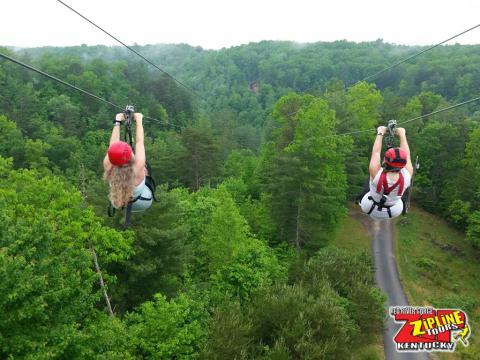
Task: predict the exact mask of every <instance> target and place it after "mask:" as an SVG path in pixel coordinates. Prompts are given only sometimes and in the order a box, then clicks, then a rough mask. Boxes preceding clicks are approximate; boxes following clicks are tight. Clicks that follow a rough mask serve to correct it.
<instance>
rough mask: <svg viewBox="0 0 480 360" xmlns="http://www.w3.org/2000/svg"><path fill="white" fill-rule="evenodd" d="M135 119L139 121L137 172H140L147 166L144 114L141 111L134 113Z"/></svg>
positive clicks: (136, 147)
mask: <svg viewBox="0 0 480 360" xmlns="http://www.w3.org/2000/svg"><path fill="white" fill-rule="evenodd" d="M133 119H134V120H135V122H136V123H137V127H136V131H135V133H136V137H135V139H136V140H135V165H134V167H135V172H136V173H137V174H138V173H140V171H142V170H143V169H144V168H145V163H146V160H147V158H146V156H145V143H144V137H145V135H144V133H143V115H142V114H141V113H135V114H133Z"/></svg>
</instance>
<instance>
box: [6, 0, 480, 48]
mask: <svg viewBox="0 0 480 360" xmlns="http://www.w3.org/2000/svg"><path fill="white" fill-rule="evenodd" d="M64 2H65V3H67V4H68V5H70V6H71V7H73V8H74V9H76V10H77V11H79V12H80V13H82V14H83V15H85V16H86V17H87V18H89V19H90V20H92V21H93V22H95V23H97V24H98V25H100V26H101V27H103V28H104V29H105V30H107V31H109V32H110V33H112V34H113V35H115V36H117V37H118V38H119V39H120V40H122V41H123V42H125V43H127V44H134V43H136V44H139V45H145V44H159V43H162V44H166V43H168V44H170V43H187V44H190V45H193V46H201V47H203V48H205V49H220V48H223V47H231V46H237V45H241V44H246V43H249V42H258V41H261V40H290V41H296V42H300V43H307V42H316V41H335V40H343V39H346V40H349V41H355V42H361V41H375V40H377V39H383V40H384V41H385V42H390V43H396V44H405V45H430V44H434V43H437V42H440V41H442V40H444V39H446V38H449V37H450V36H453V35H455V34H457V33H459V32H461V31H463V30H465V29H467V28H469V27H472V26H474V25H477V24H479V23H480V16H478V14H480V1H479V0H455V1H453V0H448V1H447V0H436V1H434V0H415V1H414V0H395V1H391V0H329V1H325V0H290V1H284V0H276V1H274V0H242V1H237V0H223V1H222V0H165V1H161V0H133V1H132V0H130V1H126V0H64ZM0 10H1V14H2V21H0V46H17V47H36V46H71V45H81V44H87V45H97V44H102V45H117V43H116V42H115V41H114V40H112V39H111V38H109V37H108V36H107V35H105V34H104V33H102V32H101V31H100V30H98V29H96V28H95V27H93V26H92V25H91V24H89V23H87V22H86V21H85V20H83V19H81V18H80V17H79V16H78V15H76V14H75V13H73V12H72V11H71V10H68V9H67V8H66V7H64V6H63V5H62V4H61V3H59V2H58V1H57V0H0ZM455 42H458V43H460V44H480V28H477V29H475V30H473V31H471V32H470V33H468V34H466V35H463V36H461V37H459V38H457V39H455V40H454V41H453V42H452V43H455Z"/></svg>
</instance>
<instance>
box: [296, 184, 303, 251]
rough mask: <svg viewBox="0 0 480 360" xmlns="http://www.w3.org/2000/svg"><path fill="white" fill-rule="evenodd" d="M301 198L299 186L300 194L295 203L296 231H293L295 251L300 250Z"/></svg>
mask: <svg viewBox="0 0 480 360" xmlns="http://www.w3.org/2000/svg"><path fill="white" fill-rule="evenodd" d="M301 197H302V185H300V193H299V194H298V202H297V221H296V225H297V226H296V229H295V245H296V246H297V249H298V250H300V203H299V201H300V199H301Z"/></svg>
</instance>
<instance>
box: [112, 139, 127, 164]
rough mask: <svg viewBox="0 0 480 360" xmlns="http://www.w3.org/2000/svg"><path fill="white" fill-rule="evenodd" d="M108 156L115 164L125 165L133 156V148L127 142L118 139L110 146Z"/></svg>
mask: <svg viewBox="0 0 480 360" xmlns="http://www.w3.org/2000/svg"><path fill="white" fill-rule="evenodd" d="M108 158H109V159H110V162H111V163H112V164H113V165H115V166H122V165H125V164H127V163H128V162H129V161H130V159H131V158H132V148H131V147H130V145H128V144H127V143H126V142H123V141H116V142H114V143H112V144H111V145H110V146H109V147H108Z"/></svg>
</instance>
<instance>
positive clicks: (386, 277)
mask: <svg viewBox="0 0 480 360" xmlns="http://www.w3.org/2000/svg"><path fill="white" fill-rule="evenodd" d="M351 215H352V216H353V217H355V218H356V219H357V220H359V221H360V222H361V223H362V224H363V225H364V226H365V227H366V228H367V230H368V232H369V234H370V236H371V237H372V255H373V261H374V264H375V280H376V282H377V285H378V286H379V287H380V289H382V290H383V291H384V292H385V293H386V294H387V296H388V300H387V303H386V308H387V311H388V307H389V306H396V305H398V306H402V305H408V300H407V297H406V296H405V293H404V292H403V288H402V285H401V283H400V277H399V275H398V270H397V262H396V260H395V255H394V252H393V229H392V222H390V221H376V220H372V219H371V218H369V217H368V216H365V215H363V214H361V213H360V212H358V213H356V212H355V213H352V214H351ZM400 326H401V325H399V324H395V323H394V322H393V320H392V318H391V317H390V316H388V317H387V318H386V319H385V332H384V334H383V344H384V349H385V357H386V359H387V360H397V359H401V360H427V359H429V356H428V354H427V353H421V354H414V353H398V352H397V351H396V350H395V344H394V342H393V337H394V336H395V334H396V333H397V331H398V330H399V328H400Z"/></svg>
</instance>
